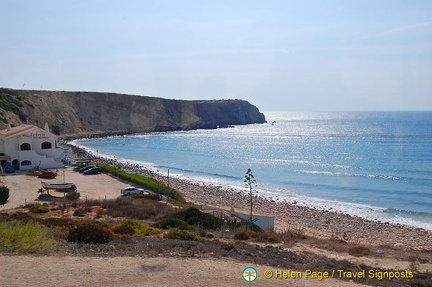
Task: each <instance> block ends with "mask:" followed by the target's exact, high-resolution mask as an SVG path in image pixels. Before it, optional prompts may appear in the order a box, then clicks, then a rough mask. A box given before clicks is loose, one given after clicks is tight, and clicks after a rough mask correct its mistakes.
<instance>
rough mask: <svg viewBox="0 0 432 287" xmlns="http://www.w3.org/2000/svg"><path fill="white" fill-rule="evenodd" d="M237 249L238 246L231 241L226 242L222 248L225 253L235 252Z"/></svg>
mask: <svg viewBox="0 0 432 287" xmlns="http://www.w3.org/2000/svg"><path fill="white" fill-rule="evenodd" d="M238 247H239V244H238V243H237V242H235V241H231V242H228V243H227V244H226V245H225V247H224V248H225V250H227V251H232V250H237V248H238Z"/></svg>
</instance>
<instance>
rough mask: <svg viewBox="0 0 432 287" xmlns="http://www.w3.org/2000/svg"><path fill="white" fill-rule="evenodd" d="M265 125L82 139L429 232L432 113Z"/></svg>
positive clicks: (110, 152) (279, 118) (286, 118)
mask: <svg viewBox="0 0 432 287" xmlns="http://www.w3.org/2000/svg"><path fill="white" fill-rule="evenodd" d="M265 115H266V119H267V123H265V124H254V125H246V126H235V127H232V128H221V129H216V130H194V131H176V132H164V133H151V134H140V135H131V136H119V137H108V138H102V139H83V140H79V141H77V142H76V143H77V144H78V145H81V146H84V147H86V148H87V149H88V150H90V151H91V152H95V153H98V154H99V155H103V156H107V157H115V158H117V159H119V160H123V161H127V162H133V163H136V164H142V165H144V166H146V167H147V168H151V169H153V170H155V171H158V172H160V173H163V174H167V173H168V170H169V172H170V176H179V177H182V178H187V179H189V180H191V181H196V182H200V183H205V184H214V185H218V186H219V185H220V186H226V187H233V188H237V189H239V190H245V187H244V176H245V173H246V171H247V170H248V169H249V168H250V169H252V171H253V173H254V175H255V179H256V184H257V186H256V190H257V192H258V195H260V196H264V197H267V198H272V199H273V200H287V201H289V202H296V203H297V204H300V205H307V206H311V207H315V208H320V209H326V210H333V211H340V212H343V213H347V214H351V215H355V216H360V217H363V218H366V219H371V220H380V221H385V222H390V223H400V224H404V225H409V226H414V227H421V228H425V229H428V230H432V112H431V111H425V112H322V113H318V112H315V113H312V112H310V113H303V112H302V113H300V112H298V113H296V112H284V113H265Z"/></svg>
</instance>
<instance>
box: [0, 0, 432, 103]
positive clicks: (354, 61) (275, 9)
mask: <svg viewBox="0 0 432 287" xmlns="http://www.w3.org/2000/svg"><path fill="white" fill-rule="evenodd" d="M431 11H432V1H431V0H410V1H407V0H379V1H377V0H371V1H369V0H349V1H347V0H297V1H291V0H281V1H277V0H266V1H263V0H262V1H255V0H246V1H243V0H229V1H224V0H212V1H204V0H202V1H196V0H191V1H186V0H185V1H182V0H155V1H150V0H142V1H129V0H124V1H110V0H104V1H102V0H101V1H96V0H69V1H65V0H52V1H47V0H33V1H31V0H0V87H6V88H15V89H31V90H41V89H42V90H61V91H99V92H115V93H126V94H135V95H143V96H154V97H163V98H170V99H190V100H212V99H244V100H248V101H249V102H251V103H252V104H254V105H256V106H257V107H258V108H259V109H260V110H261V111H373V110H378V111H383V110H432V13H431Z"/></svg>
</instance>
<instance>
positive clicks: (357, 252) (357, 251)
mask: <svg viewBox="0 0 432 287" xmlns="http://www.w3.org/2000/svg"><path fill="white" fill-rule="evenodd" d="M348 254H349V255H352V256H356V257H362V256H367V255H369V254H370V249H369V248H367V247H365V246H361V245H353V246H351V247H349V248H348Z"/></svg>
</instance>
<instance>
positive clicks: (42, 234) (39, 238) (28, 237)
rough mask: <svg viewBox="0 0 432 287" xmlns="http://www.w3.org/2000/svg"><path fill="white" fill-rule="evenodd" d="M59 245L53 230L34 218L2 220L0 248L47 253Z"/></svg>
mask: <svg viewBox="0 0 432 287" xmlns="http://www.w3.org/2000/svg"><path fill="white" fill-rule="evenodd" d="M57 246H58V241H57V240H55V239H54V236H53V234H52V232H51V231H50V230H49V229H48V228H46V227H44V226H42V225H40V224H39V223H38V222H36V221H34V220H30V221H22V220H18V221H11V222H0V250H4V251H14V252H26V253H47V252H49V251H51V250H54V249H55V248H56V247H57Z"/></svg>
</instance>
